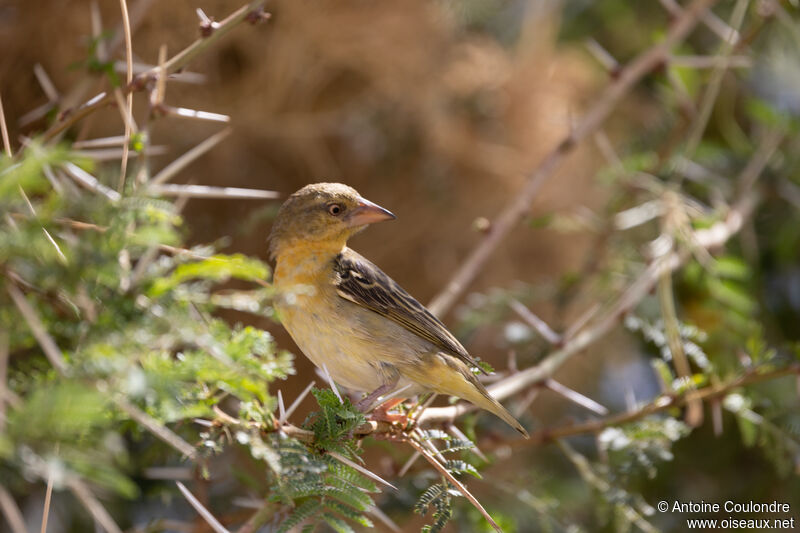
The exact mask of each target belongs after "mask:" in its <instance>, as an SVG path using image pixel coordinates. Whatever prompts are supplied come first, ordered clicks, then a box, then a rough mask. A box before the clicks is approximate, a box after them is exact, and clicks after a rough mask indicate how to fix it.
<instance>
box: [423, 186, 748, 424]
mask: <svg viewBox="0 0 800 533" xmlns="http://www.w3.org/2000/svg"><path fill="white" fill-rule="evenodd" d="M752 209H753V201H752V198H747V199H746V200H744V201H743V202H742V204H740V205H739V206H737V207H736V208H734V209H732V210H731V212H730V213H729V214H728V217H727V218H726V219H725V220H724V221H721V222H717V223H716V224H714V225H713V226H711V227H710V228H708V229H704V230H697V231H695V232H694V234H693V235H694V239H695V242H697V243H698V244H699V245H700V246H702V247H703V248H713V247H717V246H720V245H722V244H724V243H725V242H726V241H727V240H728V239H730V238H731V237H732V236H733V235H735V234H736V233H737V232H738V231H739V229H741V227H742V224H743V222H744V220H745V218H747V215H749V213H750V212H751V211H752ZM689 257H690V254H689V253H687V252H685V251H681V252H673V253H671V254H668V255H666V256H664V257H662V258H660V259H658V260H656V261H654V262H653V263H652V264H650V266H648V267H647V269H645V271H644V272H642V274H641V275H640V276H639V277H638V278H637V279H636V280H635V281H634V282H633V283H632V284H631V285H630V286H629V287H628V290H626V291H625V292H624V293H622V295H621V296H620V297H619V298H618V299H617V301H616V302H615V303H614V305H613V306H612V307H611V308H610V309H609V310H608V311H607V312H606V313H605V314H604V316H603V318H602V319H601V320H600V321H599V322H597V323H596V324H595V325H594V326H593V327H591V328H589V329H585V330H584V331H583V332H581V333H578V334H576V335H575V336H574V337H572V338H570V339H569V340H567V341H566V342H565V344H564V345H563V347H561V348H560V349H558V350H555V351H553V352H551V353H550V354H549V355H548V356H547V357H545V358H544V359H543V360H542V361H541V362H540V363H539V364H538V365H536V366H534V367H531V368H528V369H526V370H523V371H521V372H518V373H516V374H512V375H510V376H509V377H507V378H505V379H503V380H502V381H498V382H497V383H493V384H492V385H490V386H489V387H487V389H488V390H489V393H490V394H491V395H492V396H493V397H494V398H495V399H497V400H499V401H502V400H504V399H506V398H509V397H510V396H513V395H515V394H517V393H519V392H521V391H523V390H525V389H526V388H528V387H529V386H531V385H533V384H535V383H539V382H542V381H544V380H546V379H547V378H549V377H550V376H552V375H553V373H555V371H556V370H557V369H558V368H559V367H561V365H562V364H564V363H565V362H566V361H567V360H568V359H569V358H570V357H572V356H573V355H575V354H577V353H579V352H581V351H583V350H585V349H586V348H588V347H589V346H591V345H592V344H594V343H595V342H597V341H598V340H599V339H601V338H602V337H604V336H605V335H606V334H607V333H609V332H610V331H611V330H612V329H614V327H616V325H617V323H618V322H619V319H620V318H621V317H622V316H624V315H625V314H626V313H628V312H629V311H631V310H632V309H633V308H634V307H635V306H636V305H637V304H638V303H639V302H640V301H641V300H642V299H643V298H644V297H645V296H647V294H648V293H650V291H651V290H652V289H653V287H655V284H656V282H657V281H658V279H659V277H660V276H661V275H662V273H670V272H673V271H675V270H677V269H678V268H679V267H680V266H682V265H683V264H684V263H685V262H686V261H687V260H688V258H689ZM473 409H474V407H473V406H471V405H469V404H465V403H461V404H456V405H453V406H450V407H431V408H429V409H427V410H426V411H425V412H424V413H422V415H421V416H420V417H419V423H420V424H423V423H425V424H432V423H440V422H452V421H453V420H454V419H455V418H457V417H459V416H461V415H462V414H464V413H466V412H468V411H471V410H473Z"/></svg>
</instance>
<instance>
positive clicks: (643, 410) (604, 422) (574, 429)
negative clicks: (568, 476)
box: [520, 364, 800, 444]
mask: <svg viewBox="0 0 800 533" xmlns="http://www.w3.org/2000/svg"><path fill="white" fill-rule="evenodd" d="M793 374H794V375H798V376H800V365H797V364H795V365H791V366H788V367H785V368H779V369H776V370H770V371H767V372H756V371H751V372H748V373H746V374H744V375H742V376H739V377H738V378H736V379H733V380H731V381H729V382H727V383H723V384H720V385H709V386H708V387H703V388H702V389H692V390H688V391H687V392H686V393H684V394H681V395H680V396H667V395H662V396H659V397H657V398H656V399H654V400H653V401H652V402H650V403H648V404H647V405H645V406H643V407H640V408H639V409H636V410H635V411H629V412H627V413H620V414H617V415H613V416H609V417H607V418H602V419H599V420H592V421H590V422H583V423H580V424H571V425H568V426H562V427H557V428H552V429H544V430H541V431H537V432H535V433H532V434H531V438H530V440H528V441H520V442H521V443H524V444H545V443H548V442H551V441H553V440H556V439H560V438H563V437H570V436H573V435H581V434H584V433H599V432H601V431H603V430H604V429H605V428H607V427H611V426H619V425H622V424H629V423H630V422H635V421H636V420H640V419H642V418H646V417H648V416H650V415H652V414H655V413H658V412H661V411H665V410H667V409H672V408H674V407H681V406H683V405H685V404H686V403H688V402H690V401H695V400H698V401H699V400H714V399H718V398H721V397H724V396H727V395H728V393H730V392H732V391H733V390H735V389H738V388H740V387H745V386H747V385H753V384H755V383H761V382H764V381H770V380H773V379H777V378H781V377H784V376H790V375H793Z"/></svg>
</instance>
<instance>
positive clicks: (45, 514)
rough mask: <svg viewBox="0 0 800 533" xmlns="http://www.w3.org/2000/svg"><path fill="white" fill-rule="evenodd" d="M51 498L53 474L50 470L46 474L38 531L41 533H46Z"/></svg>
mask: <svg viewBox="0 0 800 533" xmlns="http://www.w3.org/2000/svg"><path fill="white" fill-rule="evenodd" d="M52 497H53V472H52V470H51V471H50V472H48V474H47V488H46V489H45V493H44V508H43V509H42V527H41V528H40V529H39V531H40V532H41V533H47V522H48V520H49V518H50V501H51V499H52Z"/></svg>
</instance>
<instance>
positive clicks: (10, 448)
mask: <svg viewBox="0 0 800 533" xmlns="http://www.w3.org/2000/svg"><path fill="white" fill-rule="evenodd" d="M68 163H74V164H79V165H82V166H84V167H86V168H90V166H89V165H87V164H86V162H85V161H82V160H80V159H78V158H76V157H75V156H74V155H73V154H71V153H70V152H69V151H68V150H65V149H64V148H63V147H55V148H45V147H43V146H41V145H40V144H39V143H37V142H36V141H32V142H31V143H30V144H29V145H28V147H27V148H26V149H25V151H24V152H23V154H22V155H21V156H20V157H18V158H17V159H16V160H15V163H14V164H13V165H12V164H10V161H9V160H8V159H7V158H2V159H0V172H2V174H3V175H2V179H1V180H0V212H2V213H4V214H7V215H8V216H4V217H2V219H0V269H2V271H3V277H2V290H1V291H0V331H4V332H6V331H7V332H8V339H7V341H8V348H9V351H10V353H11V354H12V361H13V362H14V364H13V365H12V366H11V367H10V368H9V379H8V388H9V391H10V392H11V393H12V394H13V395H15V397H16V398H19V400H18V401H15V402H13V403H11V404H9V406H8V409H7V421H6V431H4V432H3V433H2V436H0V471H3V472H4V476H5V475H8V476H9V479H16V480H18V482H19V483H24V481H23V480H25V479H27V480H35V479H36V478H39V479H43V480H47V479H51V478H53V476H56V478H57V479H59V480H62V481H59V483H62V482H63V480H65V479H71V478H80V479H83V480H87V481H90V482H91V483H93V484H94V485H97V486H99V487H103V488H106V489H110V490H112V491H115V492H116V493H117V494H119V495H120V496H122V497H123V498H133V497H136V496H138V495H139V491H140V488H139V486H137V484H136V483H134V482H133V481H132V479H131V478H132V477H133V476H139V475H141V473H140V472H138V471H137V470H136V468H137V467H138V464H137V463H138V461H137V460H136V459H135V458H134V457H132V456H131V454H130V446H131V445H133V446H139V445H144V444H146V445H148V446H150V447H151V448H150V449H151V450H152V451H151V452H149V453H151V454H153V455H154V456H159V457H161V460H162V461H179V460H181V454H180V453H179V452H177V451H176V450H173V449H172V448H170V447H169V446H168V445H166V444H164V443H162V442H161V441H160V440H155V439H153V437H151V436H150V435H149V431H150V428H148V427H145V426H140V425H139V423H138V422H137V420H135V419H132V418H131V415H130V413H129V412H128V411H127V410H125V409H120V408H119V405H120V403H121V402H124V403H126V404H133V405H134V406H136V407H137V408H138V409H141V410H143V411H144V412H145V413H146V415H149V417H151V418H152V421H153V422H152V423H154V424H156V425H162V426H165V428H164V431H167V432H170V431H171V432H173V435H175V437H174V438H183V439H184V440H185V441H187V442H196V441H197V440H198V439H200V440H201V441H202V442H203V443H204V446H203V447H202V448H201V450H205V451H206V452H207V453H215V452H219V451H221V450H222V449H223V448H224V447H225V444H226V443H225V440H224V439H222V438H219V434H212V433H213V432H208V433H206V434H198V432H197V431H196V429H194V428H193V427H192V425H190V424H187V423H186V422H190V421H192V420H193V419H195V418H197V417H209V418H215V417H216V415H215V414H214V411H213V409H214V408H215V407H218V406H220V404H221V403H222V402H225V403H226V405H231V406H233V407H234V409H236V406H238V408H239V412H240V413H239V414H240V416H241V417H242V418H241V420H242V421H243V423H248V424H249V423H255V424H259V425H262V426H264V425H267V424H268V423H271V420H272V414H271V413H272V410H273V409H274V408H275V406H276V402H275V399H274V398H273V397H272V396H271V395H270V394H269V392H268V385H269V383H271V382H274V381H276V380H279V379H284V378H286V377H287V376H288V375H289V374H290V373H292V372H293V368H292V356H291V354H289V353H288V352H285V351H282V350H279V349H278V348H277V346H276V345H275V343H274V341H273V339H272V336H271V335H270V334H269V333H268V332H267V331H264V330H261V329H258V328H255V327H252V326H247V327H244V326H241V325H231V324H229V323H228V322H226V321H224V320H221V319H220V318H217V317H215V316H213V314H212V313H214V312H215V310H216V309H217V305H215V302H216V301H218V295H217V294H216V292H217V291H218V283H220V282H223V281H226V280H228V279H233V278H236V279H240V280H244V281H255V280H263V279H264V278H266V277H267V275H268V273H269V269H268V267H267V266H266V265H265V264H263V263H261V262H260V261H258V260H256V259H250V258H245V257H243V256H239V255H233V256H229V255H225V254H220V253H217V254H213V252H212V251H211V250H210V249H209V248H207V247H198V248H195V249H194V250H182V249H180V246H181V244H182V241H183V236H182V231H181V224H182V221H181V218H180V217H179V216H178V214H177V212H176V210H175V208H174V207H173V205H172V204H171V203H169V202H165V201H161V200H153V199H148V198H144V197H139V196H136V195H131V196H126V197H125V198H124V199H122V200H121V201H119V202H115V203H111V202H109V201H108V200H107V199H106V198H105V197H103V196H100V195H93V194H91V193H81V192H80V191H78V190H77V189H74V190H73V189H71V188H70V187H71V185H68V184H67V183H66V182H65V183H63V184H62V185H63V187H64V192H63V193H58V192H57V191H56V190H55V189H53V188H52V186H51V185H50V181H49V180H48V178H47V176H46V175H45V171H47V172H50V169H57V168H60V167H62V166H63V165H65V164H68ZM26 197H27V199H28V200H29V201H30V205H29V204H28V200H26ZM165 252H166V253H165ZM7 289H8V290H11V289H15V290H16V291H19V292H20V293H21V294H22V297H23V298H24V300H25V302H27V306H30V310H31V311H30V313H28V314H32V315H33V316H34V318H30V316H28V315H25V314H23V313H22V312H21V310H20V307H19V305H18V304H17V303H16V302H14V301H13V300H12V299H11V298H10V297H9V292H8V290H7ZM267 296H268V292H266V291H262V292H254V293H252V294H250V295H249V297H250V298H251V299H256V298H260V299H263V298H265V297H267ZM249 305H250V307H251V308H252V302H250V303H249ZM31 320H34V321H36V322H40V323H41V327H42V328H43V330H44V332H45V333H43V335H45V336H46V337H47V338H48V341H49V342H52V343H53V345H54V346H56V351H57V352H60V355H56V357H62V358H63V360H64V367H65V370H64V371H63V372H58V371H56V370H55V369H54V368H53V367H52V366H51V364H50V362H49V361H48V359H47V358H46V357H45V356H44V353H43V351H42V349H41V348H40V339H37V338H36V337H35V336H34V335H33V333H32V326H31V324H33V323H32V322H31ZM36 327H38V326H36ZM166 426H172V427H171V429H167V428H166ZM252 451H253V454H252V457H253V459H255V460H258V461H265V462H267V459H268V458H267V457H266V456H265V455H264V454H261V455H257V454H256V453H255V451H256V450H255V448H253V449H252ZM142 466H144V467H147V466H149V465H142Z"/></svg>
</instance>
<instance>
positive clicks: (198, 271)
mask: <svg viewBox="0 0 800 533" xmlns="http://www.w3.org/2000/svg"><path fill="white" fill-rule="evenodd" d="M268 275H269V267H268V266H267V265H265V264H264V263H263V262H261V261H259V260H258V259H252V258H250V257H247V256H245V255H242V254H233V255H224V254H216V255H213V256H211V257H209V258H207V259H204V260H202V261H198V262H196V263H186V264H182V265H178V267H177V268H176V269H175V271H174V272H173V273H172V275H171V276H169V277H168V278H159V279H157V280H156V281H155V283H153V286H152V287H151V288H150V291H149V294H150V296H151V297H153V298H157V297H159V296H161V295H162V294H164V293H165V292H167V291H169V290H171V289H173V288H175V287H176V286H178V285H180V284H181V283H184V282H186V281H188V280H190V279H205V280H211V281H217V282H222V281H227V280H229V279H230V278H237V279H242V280H245V281H255V280H264V279H266V278H267V276H268Z"/></svg>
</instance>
